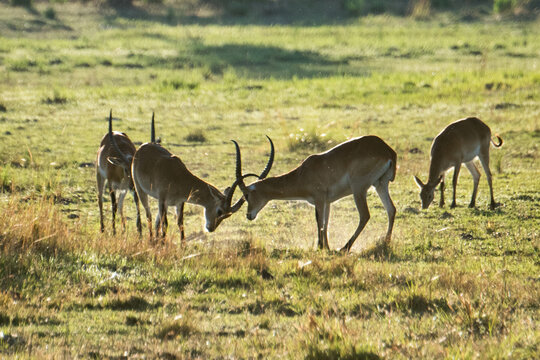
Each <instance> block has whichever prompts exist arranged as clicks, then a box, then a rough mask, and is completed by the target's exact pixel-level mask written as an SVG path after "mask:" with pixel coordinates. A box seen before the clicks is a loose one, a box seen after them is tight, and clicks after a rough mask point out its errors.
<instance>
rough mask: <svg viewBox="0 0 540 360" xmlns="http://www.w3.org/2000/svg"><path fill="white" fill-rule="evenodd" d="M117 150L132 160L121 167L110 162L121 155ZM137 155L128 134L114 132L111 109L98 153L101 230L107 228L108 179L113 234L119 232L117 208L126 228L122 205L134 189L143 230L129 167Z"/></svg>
mask: <svg viewBox="0 0 540 360" xmlns="http://www.w3.org/2000/svg"><path fill="white" fill-rule="evenodd" d="M111 138H112V139H113V140H114V141H115V144H116V145H113V143H112V142H111ZM118 149H120V151H121V152H122V154H123V155H124V157H125V158H126V164H128V163H129V165H127V166H122V164H115V163H113V162H111V161H110V159H113V158H117V157H118V156H119V155H120V153H119V152H118ZM134 154H135V145H133V143H132V142H131V140H130V139H129V137H128V136H127V135H126V134H125V133H121V132H118V131H115V132H113V131H112V110H111V112H110V114H109V133H108V134H106V135H105V136H103V139H101V144H100V146H99V149H98V152H97V160H96V180H97V188H98V205H99V220H100V224H101V232H103V231H105V226H104V225H103V188H104V186H105V181H107V184H108V187H109V194H110V196H111V206H112V228H113V233H116V227H115V220H116V219H115V218H116V211H117V209H118V211H119V213H120V217H121V219H122V225H123V227H124V228H125V218H124V212H123V205H124V198H125V196H126V192H127V190H131V192H132V193H133V199H134V200H135V205H136V207H137V230H138V231H139V233H141V232H142V228H141V216H140V213H139V199H138V197H137V193H136V192H135V188H134V186H133V180H132V178H131V171H130V169H129V167H130V166H131V159H132V158H133V155H134ZM117 191H118V192H119V197H118V204H117V203H116V192H117Z"/></svg>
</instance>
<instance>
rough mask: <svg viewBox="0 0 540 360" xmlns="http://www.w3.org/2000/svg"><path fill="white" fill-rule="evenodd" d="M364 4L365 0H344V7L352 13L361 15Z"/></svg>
mask: <svg viewBox="0 0 540 360" xmlns="http://www.w3.org/2000/svg"><path fill="white" fill-rule="evenodd" d="M364 6H365V4H364V0H344V2H343V7H344V8H345V10H347V12H348V13H349V14H350V15H360V14H361V13H362V11H363V10H364Z"/></svg>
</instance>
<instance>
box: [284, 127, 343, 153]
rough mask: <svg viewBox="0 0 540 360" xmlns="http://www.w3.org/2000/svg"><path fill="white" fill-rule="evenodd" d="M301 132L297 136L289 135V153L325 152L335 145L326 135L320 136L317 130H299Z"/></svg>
mask: <svg viewBox="0 0 540 360" xmlns="http://www.w3.org/2000/svg"><path fill="white" fill-rule="evenodd" d="M299 131H300V132H299V133H296V134H289V140H288V143H287V145H288V147H289V151H297V150H309V151H324V150H327V149H328V148H329V147H330V146H331V145H332V144H333V143H334V141H333V140H331V139H327V138H326V134H318V133H317V130H316V129H315V128H312V129H308V130H304V129H299Z"/></svg>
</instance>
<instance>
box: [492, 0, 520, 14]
mask: <svg viewBox="0 0 540 360" xmlns="http://www.w3.org/2000/svg"><path fill="white" fill-rule="evenodd" d="M516 5H517V1H516V0H495V1H494V2H493V12H495V13H497V14H501V13H505V12H510V11H512V10H513V9H514V8H515V6H516Z"/></svg>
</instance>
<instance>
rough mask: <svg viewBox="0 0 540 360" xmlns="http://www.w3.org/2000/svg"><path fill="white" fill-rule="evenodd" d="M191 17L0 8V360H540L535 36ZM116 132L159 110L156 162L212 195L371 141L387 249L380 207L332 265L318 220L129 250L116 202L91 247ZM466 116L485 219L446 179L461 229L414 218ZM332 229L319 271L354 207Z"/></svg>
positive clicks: (172, 236) (478, 27)
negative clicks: (176, 163)
mask: <svg viewBox="0 0 540 360" xmlns="http://www.w3.org/2000/svg"><path fill="white" fill-rule="evenodd" d="M139 5H140V4H139ZM51 6H52V7H51ZM51 8H54V14H53V15H54V16H52V15H50V14H51V10H50V9H51ZM48 9H49V10H48ZM190 9H191V8H188V7H186V8H184V7H176V8H175V7H165V6H157V5H156V6H149V5H148V6H142V5H141V6H140V7H138V8H136V9H131V10H125V11H117V10H113V9H110V8H107V7H96V6H94V5H91V4H86V5H82V4H79V3H67V4H63V5H62V6H54V4H53V5H50V4H49V3H37V4H36V5H35V6H34V7H33V8H32V9H25V8H17V7H10V6H8V5H6V3H5V2H2V3H0V182H1V183H0V186H1V188H0V357H2V358H3V357H14V358H114V359H124V358H163V359H174V358H179V359H180V358H186V359H190V358H196V359H207V358H221V359H225V358H226V359H233V358H242V359H248V358H261V359H266V358H278V357H281V358H305V359H334V358H344V359H364V358H365V359H378V358H466V359H474V358H501V359H502V358H504V359H508V358H512V359H528V358H538V357H540V328H539V325H538V323H539V320H540V311H539V309H540V308H539V305H540V300H539V299H540V282H539V281H540V271H539V265H540V259H539V246H540V241H539V229H540V182H539V181H538V177H540V167H539V165H538V158H539V149H538V143H539V138H540V124H539V119H540V91H539V90H540V42H539V41H538V39H540V23H539V22H538V21H533V20H527V21H516V20H512V19H496V18H495V17H493V16H491V15H484V16H482V17H481V18H477V19H474V20H472V21H463V19H461V18H460V17H459V16H457V15H456V14H452V13H440V14H437V15H434V16H431V17H430V18H428V19H424V20H421V21H418V20H414V19H411V18H409V17H397V16H386V15H378V16H367V17H361V18H358V19H356V18H338V20H335V21H332V20H328V19H326V18H325V17H317V18H316V19H315V20H313V21H312V22H310V21H308V20H309V18H308V20H306V19H305V18H298V17H297V18H290V19H289V18H287V17H284V18H281V17H280V18H278V20H279V21H277V20H276V22H277V24H272V23H271V21H269V20H264V18H263V19H262V20H261V18H252V17H240V18H235V17H227V16H225V17H222V16H213V13H212V12H211V9H201V10H200V11H198V12H194V11H193V9H191V10H190ZM47 10H48V11H47ZM47 14H48V15H47ZM309 15H310V16H311V15H312V14H309ZM109 109H112V110H113V115H114V120H115V121H114V127H115V129H116V130H121V131H125V132H126V133H128V135H129V136H130V138H131V139H132V140H133V141H134V142H135V143H136V144H137V145H139V144H141V143H143V142H146V141H149V138H150V131H149V123H150V117H151V114H152V112H153V111H155V113H156V124H157V135H158V136H159V137H161V139H162V144H163V146H165V147H166V148H168V149H169V150H171V151H172V152H173V153H175V154H178V156H180V157H181V158H182V160H183V161H184V162H185V164H186V165H187V166H188V168H190V169H191V170H192V172H193V173H195V174H196V175H198V176H200V177H202V178H203V179H205V180H206V181H209V182H211V183H212V184H214V185H215V186H217V187H218V188H219V189H222V190H223V189H224V188H225V187H227V186H230V185H231V183H232V182H233V180H234V161H235V158H234V146H233V144H232V143H231V142H230V139H236V140H237V141H238V142H239V143H240V145H241V146H242V149H243V151H244V153H243V160H244V168H245V171H246V172H260V171H261V170H262V168H263V166H264V164H265V161H266V159H267V155H268V144H267V141H266V138H265V137H264V135H269V136H270V137H272V139H273V140H274V143H275V145H276V160H275V164H274V167H273V169H272V171H271V173H270V175H277V174H280V173H282V172H285V171H288V170H290V169H291V168H293V167H294V166H296V165H298V164H299V163H300V162H301V161H302V160H303V159H304V158H305V157H306V156H307V155H308V154H311V153H314V152H318V151H322V150H325V149H328V148H330V147H332V146H334V145H335V144H338V143H340V142H342V141H344V140H346V139H349V138H352V137H356V136H361V135H367V134H375V135H378V136H380V137H382V138H383V139H385V141H386V142H387V143H388V144H389V145H391V146H392V147H393V148H394V149H395V150H396V152H397V153H398V173H397V177H396V179H395V181H394V182H393V183H391V184H390V192H391V195H392V197H393V200H394V202H395V204H396V208H397V211H398V213H397V218H396V223H395V227H394V237H393V240H392V243H391V245H390V249H388V250H387V251H386V252H380V251H378V248H377V240H378V238H379V237H380V236H382V235H384V233H385V231H386V225H387V219H386V213H385V211H384V209H383V207H382V204H381V202H380V200H379V198H378V196H377V195H376V193H375V192H370V193H369V196H368V202H369V205H370V211H371V220H370V222H369V223H368V225H367V227H366V229H365V230H364V232H363V233H362V234H361V236H360V237H359V238H358V239H357V241H356V243H355V246H354V247H353V249H352V252H351V254H350V255H347V256H343V255H341V254H337V253H334V252H331V253H326V252H319V251H316V250H315V247H316V238H317V232H316V223H315V216H314V211H313V208H311V207H309V206H308V205H306V204H303V203H299V202H292V201H291V202H289V201H287V202H272V203H270V204H268V205H267V207H266V208H265V209H264V210H263V211H262V212H261V213H260V214H259V217H258V218H257V221H255V222H248V220H246V218H245V208H244V209H241V210H240V212H239V213H238V214H235V215H234V216H232V217H231V218H230V219H228V220H225V221H224V222H223V223H222V224H221V225H220V227H219V228H218V229H217V230H216V231H215V232H213V233H206V232H203V226H204V217H203V213H202V208H200V207H196V206H191V205H187V206H186V217H185V225H186V235H187V237H188V241H187V245H186V246H185V247H182V246H180V243H179V233H178V231H177V229H175V228H174V226H171V227H170V231H169V234H168V238H167V242H166V243H165V244H163V245H152V244H150V242H149V241H148V239H147V238H146V236H143V238H139V237H138V236H137V234H136V229H135V221H134V214H135V210H134V205H133V201H132V197H131V195H129V194H128V196H127V197H126V201H125V205H124V208H125V212H126V214H127V216H128V220H127V229H126V231H125V232H121V233H119V234H117V235H116V236H114V235H112V232H111V231H110V228H111V227H110V202H109V201H108V199H106V200H105V201H106V202H105V208H106V227H107V232H106V233H104V234H101V233H100V231H99V219H98V217H99V212H98V207H97V199H96V196H97V195H96V188H95V170H94V161H95V154H96V151H97V149H98V145H99V142H100V140H101V138H102V136H103V135H104V134H105V132H106V129H107V116H108V112H109ZM466 116H478V117H479V118H481V119H483V120H484V121H485V122H486V123H487V124H488V125H489V126H490V127H491V129H492V132H493V133H498V134H500V136H501V137H502V138H503V139H504V141H505V144H504V146H503V147H502V148H501V149H493V148H492V151H491V164H492V165H491V168H492V172H493V174H494V188H495V198H496V200H497V201H498V202H500V203H501V206H500V207H498V208H497V209H496V210H494V211H491V210H489V206H488V205H489V200H488V194H489V192H488V187H487V183H486V180H485V175H484V174H483V173H482V178H481V180H480V190H479V194H478V198H477V207H476V208H475V209H469V208H468V207H467V205H468V203H469V199H470V194H471V191H472V178H471V176H470V175H469V173H468V172H467V171H466V170H465V169H463V170H462V172H461V176H460V182H459V184H458V207H457V208H456V209H449V208H448V207H446V208H442V209H441V208H438V207H436V206H432V207H431V208H430V209H429V210H428V211H420V198H419V195H418V193H419V190H418V188H417V187H416V185H415V183H414V181H413V175H418V176H419V177H420V178H421V179H422V180H425V179H426V178H427V171H428V165H429V164H428V162H429V148H430V144H431V141H432V139H433V137H434V136H435V135H436V134H437V133H438V132H439V131H440V130H441V129H442V128H444V127H445V126H446V125H447V124H448V123H450V122H452V121H454V120H457V119H459V118H463V117H466ZM450 195H451V192H450V186H449V187H448V189H447V199H448V198H449V197H450ZM237 196H238V195H237ZM152 207H153V213H154V214H155V213H156V208H157V206H156V202H155V201H152ZM331 211H332V212H331V224H330V232H329V237H330V247H331V248H334V249H336V248H339V247H341V246H343V245H344V244H345V242H346V241H347V240H348V238H349V237H350V236H351V234H352V233H353V232H354V230H355V228H356V226H357V222H358V216H357V211H356V208H355V205H354V202H353V201H352V199H351V198H350V197H348V198H345V199H343V200H342V201H340V202H338V203H335V204H334V205H333V206H332V210H331ZM170 217H171V218H172V217H173V215H172V213H171V214H170ZM143 231H144V233H143V234H145V235H146V231H147V230H146V228H144V229H143Z"/></svg>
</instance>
